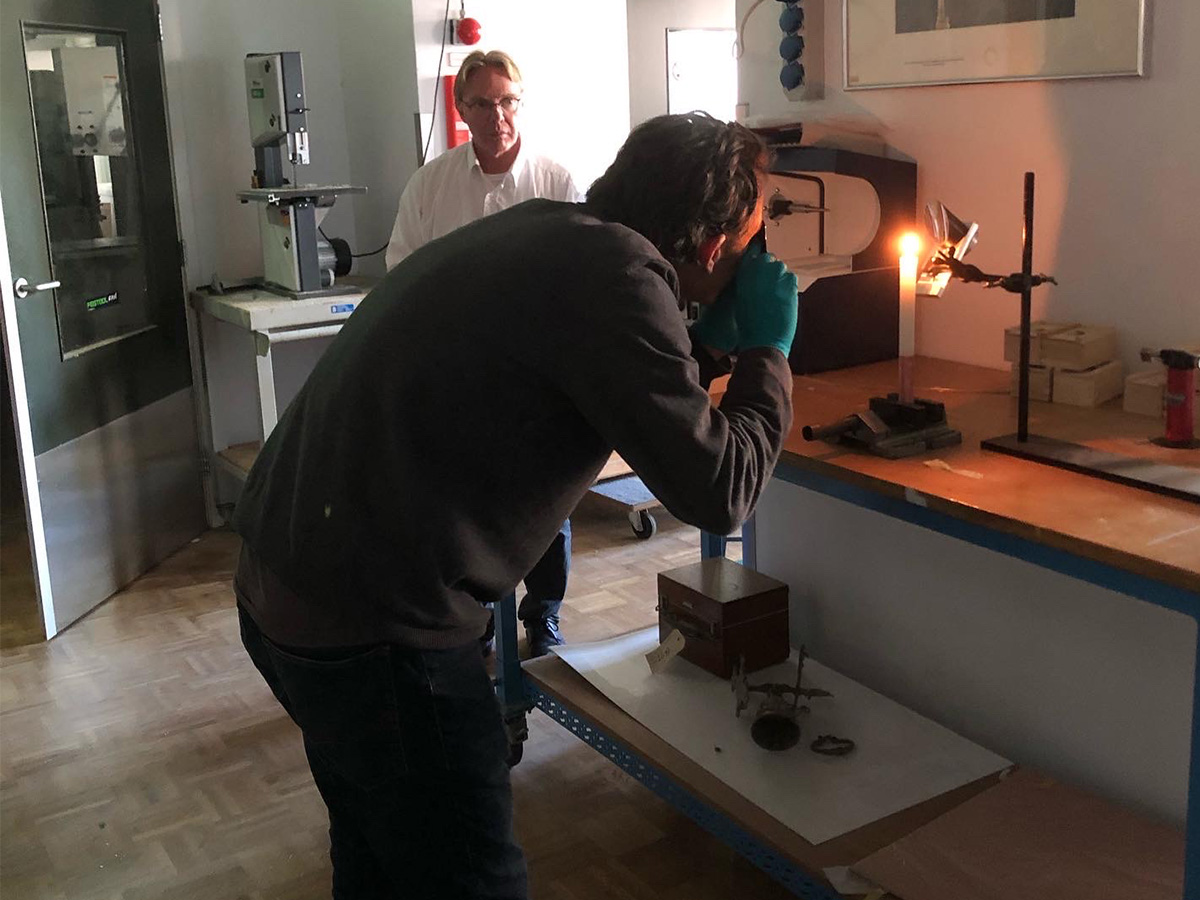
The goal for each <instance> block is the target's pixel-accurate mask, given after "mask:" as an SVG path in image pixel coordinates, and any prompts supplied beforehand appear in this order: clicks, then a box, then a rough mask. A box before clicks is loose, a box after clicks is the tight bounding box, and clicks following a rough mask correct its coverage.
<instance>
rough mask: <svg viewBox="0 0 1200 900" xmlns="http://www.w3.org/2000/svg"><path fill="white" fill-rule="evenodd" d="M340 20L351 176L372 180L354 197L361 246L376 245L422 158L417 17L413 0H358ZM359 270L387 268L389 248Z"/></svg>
mask: <svg viewBox="0 0 1200 900" xmlns="http://www.w3.org/2000/svg"><path fill="white" fill-rule="evenodd" d="M338 20H339V29H338V35H339V37H338V48H339V51H340V52H339V57H340V59H341V87H342V100H343V102H344V107H343V108H344V112H345V116H346V133H347V138H348V141H347V142H348V144H349V153H350V177H351V179H352V180H353V182H354V183H355V184H362V185H366V187H367V194H366V195H365V196H362V197H354V198H353V199H352V201H351V203H352V208H353V211H354V217H355V222H356V225H357V228H356V232H357V234H358V235H360V244H359V247H358V248H356V249H357V250H358V251H359V252H370V251H372V250H376V249H378V248H379V247H382V246H384V245H385V244H386V243H387V241H388V238H389V237H390V236H391V233H392V225H393V224H394V223H395V221H396V207H397V206H398V205H399V202H400V192H401V191H402V190H403V189H404V185H405V184H407V183H408V179H409V178H410V177H411V176H412V173H413V172H415V171H416V170H417V165H418V161H419V159H420V156H419V153H418V150H417V137H416V127H415V125H414V117H415V116H416V113H417V109H418V105H417V104H418V97H417V78H416V71H417V69H416V67H417V63H416V50H415V45H414V38H413V16H412V10H411V6H410V4H409V3H407V2H396V0H354V2H353V3H343V4H340V5H338ZM355 271H357V272H361V273H363V274H368V275H382V274H383V271H384V264H383V254H382V253H381V254H379V255H377V256H375V257H372V258H370V259H360V260H357V261H356V262H355Z"/></svg>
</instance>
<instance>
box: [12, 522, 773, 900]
mask: <svg viewBox="0 0 1200 900" xmlns="http://www.w3.org/2000/svg"><path fill="white" fill-rule="evenodd" d="M658 518H659V534H658V536H657V537H655V538H654V539H653V540H650V541H646V542H642V541H636V540H634V539H633V537H632V534H631V533H630V531H629V528H628V525H627V524H626V522H625V521H624V519H623V517H621V516H620V515H614V514H613V513H611V512H610V511H607V510H599V509H593V508H591V507H590V506H589V505H588V504H587V502H586V501H585V505H584V506H583V507H582V508H581V509H580V511H579V512H578V514H577V515H576V516H575V517H574V518H573V519H572V522H573V524H574V527H575V539H574V543H575V547H574V568H573V572H572V579H571V589H570V593H569V596H568V599H567V603H566V605H565V609H564V613H563V627H564V629H565V631H566V632H567V635H568V637H570V638H575V639H589V638H599V637H603V636H605V635H609V634H614V633H617V632H620V631H625V630H628V629H630V628H633V627H638V626H641V625H647V624H650V623H652V622H653V621H654V620H655V613H654V596H655V590H654V577H655V574H656V573H657V572H658V571H660V570H662V569H666V568H670V567H673V566H676V565H681V564H684V563H686V562H690V561H692V560H694V559H696V558H698V536H697V533H696V531H695V530H694V529H692V528H688V527H686V526H683V525H681V524H680V523H678V522H676V521H674V520H673V519H671V518H670V517H669V516H667V515H666V514H664V513H659V514H658ZM237 546H238V543H237V539H236V537H234V536H233V535H231V534H229V533H227V532H221V531H217V532H210V533H208V534H207V535H205V536H204V537H202V538H200V539H199V540H197V541H195V542H193V543H192V544H191V545H189V546H188V547H186V548H184V549H183V550H182V551H180V552H179V553H177V554H176V555H175V556H173V557H172V558H171V559H169V560H168V561H167V562H165V563H164V564H162V565H161V566H159V567H158V568H157V569H155V570H153V571H152V572H150V573H148V574H147V575H145V576H144V577H142V578H141V579H139V580H138V581H136V582H135V583H134V584H133V585H131V586H130V587H129V588H128V589H127V590H125V591H123V592H121V593H120V594H118V595H117V596H115V597H113V598H112V599H111V600H109V601H108V602H107V603H105V604H104V605H102V606H101V607H100V608H99V609H97V610H96V611H95V612H93V613H92V614H91V615H89V616H87V617H86V618H85V619H83V620H82V621H80V622H78V623H76V624H75V625H73V626H71V627H70V628H69V629H67V630H66V631H65V632H64V633H63V634H61V635H59V636H58V637H56V638H55V639H54V640H53V641H50V642H49V643H43V644H36V645H32V646H25V647H20V648H16V649H11V650H6V651H4V652H3V654H0V898H3V900H102V898H103V900H150V898H170V900H191V898H196V900H201V898H203V900H208V898H221V900H226V898H228V900H268V898H278V900H316V898H326V897H328V896H329V860H328V855H327V852H328V839H327V835H326V827H327V825H326V818H325V812H324V807H323V805H322V803H321V800H320V798H319V797H318V795H317V792H316V789H315V788H314V786H313V784H312V780H311V777H310V776H309V773H308V769H307V767H306V764H305V760H304V753H303V750H302V748H301V745H300V739H299V734H298V732H297V731H296V729H295V727H294V726H293V725H292V724H291V722H290V721H289V720H288V719H287V717H286V716H285V715H284V713H283V712H282V710H280V708H279V707H278V706H277V704H276V703H275V701H274V699H273V698H272V697H271V695H270V693H269V692H268V691H267V688H266V687H265V685H264V684H263V683H262V681H261V679H260V678H259V676H258V673H257V672H256V671H255V670H254V669H253V667H252V665H251V663H250V662H249V660H248V659H247V658H246V656H245V654H244V652H243V651H242V648H241V645H240V642H239V639H238V630H237V619H236V615H235V612H234V608H233V597H232V591H231V589H230V580H231V577H232V568H233V564H234V561H235V557H236V553H237ZM530 730H531V735H530V739H529V742H528V744H527V745H526V749H525V758H524V761H523V762H522V763H521V764H520V765H519V766H518V767H517V768H516V769H515V770H514V793H515V798H516V818H517V828H518V832H519V835H520V838H521V841H522V844H523V846H524V847H525V850H526V854H527V856H528V859H529V868H530V877H531V894H532V897H534V898H536V900H551V898H554V900H592V898H619V900H643V898H645V900H650V898H689V900H707V898H714V900H715V898H739V900H743V898H744V900H760V898H763V900H765V898H782V897H785V896H788V895H787V894H786V893H785V892H784V891H783V890H782V889H781V888H779V887H778V886H776V885H775V884H774V883H773V882H771V881H770V880H769V879H768V878H767V877H766V876H765V875H763V874H762V873H760V872H759V871H758V870H757V869H754V868H753V867H752V866H750V865H749V864H748V863H745V862H743V861H742V860H741V859H740V858H738V857H736V856H735V855H734V854H733V853H732V852H731V851H729V850H727V849H726V848H725V847H724V846H723V845H722V844H720V843H719V842H717V841H716V840H715V839H713V838H711V837H709V836H708V835H707V834H706V833H704V832H703V831H701V830H700V829H699V828H698V827H697V826H695V825H693V824H692V823H691V822H690V821H688V820H687V819H685V818H683V817H682V816H680V815H678V814H677V813H675V812H674V811H673V810H671V809H670V808H669V807H668V806H667V805H666V804H665V803H664V802H662V801H661V800H659V799H658V798H657V797H655V796H654V795H653V794H651V793H650V792H649V791H648V790H646V789H645V788H643V787H642V786H641V785H639V784H638V783H637V782H635V781H634V780H633V779H632V778H630V777H628V776H627V775H625V774H624V773H623V772H621V771H620V770H619V769H618V768H616V767H615V766H613V765H612V764H611V763H609V762H608V761H607V760H605V759H604V758H603V757H601V756H600V755H599V754H598V753H596V752H595V751H594V750H592V749H591V748H590V747H587V746H586V745H584V744H582V743H581V742H580V741H578V740H577V739H576V738H575V737H573V736H572V735H570V734H569V733H568V732H567V731H566V730H564V729H562V728H561V727H560V726H558V725H557V724H556V723H554V722H552V721H551V720H549V719H548V718H546V717H545V716H543V715H541V714H540V713H535V714H534V715H533V716H532V717H531V722H530Z"/></svg>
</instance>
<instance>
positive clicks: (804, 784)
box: [554, 627, 1009, 844]
mask: <svg viewBox="0 0 1200 900" xmlns="http://www.w3.org/2000/svg"><path fill="white" fill-rule="evenodd" d="M657 644H658V629H657V628H656V627H651V628H647V629H645V630H644V631H635V632H631V633H630V634H626V635H621V636H620V637H616V638H612V639H610V640H606V641H597V642H594V643H588V644H568V645H566V646H563V647H555V648H554V652H555V653H557V654H558V656H559V657H561V658H562V659H563V661H564V662H566V663H567V664H568V665H570V666H571V668H573V669H575V671H577V672H578V673H579V674H580V675H582V676H583V677H584V678H586V679H587V680H588V681H589V682H591V683H592V685H594V686H595V687H596V688H597V689H598V690H599V691H600V692H601V693H603V694H604V695H605V696H606V697H608V698H609V699H610V700H612V701H613V702H614V703H616V704H617V706H619V707H620V708H621V709H623V710H624V711H625V712H627V713H629V715H631V716H633V718H635V719H636V720H637V721H638V722H640V723H641V724H642V725H644V726H646V727H647V728H649V729H650V730H651V731H653V732H654V733H655V734H657V735H658V736H659V737H661V738H662V739H663V740H665V741H667V743H669V744H670V745H671V746H672V747H674V748H676V749H677V750H679V751H680V752H682V753H684V754H685V755H686V756H688V757H690V758H691V759H693V760H695V761H696V762H697V763H699V764H700V765H701V766H703V767H704V768H705V769H707V770H708V771H709V772H711V773H712V774H713V775H715V776H716V777H717V778H719V779H721V780H722V781H724V782H725V783H726V784H728V785H729V786H730V787H731V788H733V789H734V790H736V791H737V792H738V793H740V794H741V795H743V796H744V797H746V798H747V799H748V800H750V801H751V802H753V803H754V804H756V805H757V806H759V807H761V808H762V809H763V810H764V811H765V812H767V813H769V814H770V815H772V816H774V817H775V818H776V819H778V820H779V821H780V822H782V823H783V824H784V825H786V826H787V827H789V828H791V829H792V830H793V831H795V832H796V833H798V834H799V835H801V836H802V837H803V838H804V839H805V840H807V841H809V842H810V843H813V844H820V843H822V842H823V841H827V840H829V839H830V838H835V837H837V836H838V835H840V834H845V833H846V832H848V831H852V830H854V829H855V828H859V827H861V826H863V825H867V824H869V823H871V822H874V821H876V820H877V819H881V818H883V817H884V816H887V815H890V814H891V813H894V812H898V811H899V810H902V809H906V808H908V807H909V806H913V805H914V804H917V803H920V802H922V801H924V800H928V799H930V798H931V797H936V796H938V795H939V794H943V793H945V792H946V791H949V790H952V789H954V788H956V787H960V786H961V785H964V784H967V783H969V782H971V781H974V780H976V779H977V778H982V777H983V776H985V775H988V774H990V773H992V772H996V771H999V770H1000V769H1003V768H1005V767H1006V766H1008V765H1009V762H1008V760H1006V759H1004V758H1003V757H1000V756H998V755H996V754H995V753H992V752H991V751H990V750H985V749H984V748H983V747H980V746H978V745H976V744H972V743H971V742H970V741H968V740H966V739H965V738H962V737H959V736H958V735H956V734H954V733H953V732H952V731H949V730H948V729H946V728H943V727H942V726H941V725H938V724H937V723H936V722H932V721H930V720H929V719H926V718H924V717H922V716H919V715H917V714H916V713H914V712H912V711H911V710H909V709H906V708H905V707H903V706H900V705H899V704H897V703H894V702H892V701H891V700H888V699H887V698H886V697H884V696H882V695H881V694H877V693H875V692H874V691H871V690H868V689H867V688H865V687H863V686H862V685H860V684H857V683H856V682H853V681H851V680H850V679H849V678H846V677H844V676H842V675H839V674H838V673H837V672H835V671H833V670H832V669H829V668H828V667H826V666H823V665H821V664H820V663H818V662H816V661H815V660H812V659H809V660H807V661H806V662H805V664H804V686H805V687H819V688H824V689H825V690H827V691H830V692H831V693H832V694H833V697H832V698H813V699H811V700H809V701H808V706H809V707H810V708H811V710H812V712H811V713H810V714H809V715H808V717H807V718H805V719H803V720H802V722H801V728H802V733H801V737H800V743H799V744H797V745H796V746H795V747H793V748H792V749H791V750H785V751H782V752H771V751H768V750H763V749H761V748H760V747H759V746H758V745H757V744H755V743H754V741H753V740H752V739H751V737H750V724H751V722H752V716H753V713H754V711H755V709H756V708H757V698H759V697H761V696H762V695H760V694H752V695H751V698H752V699H751V706H750V708H749V709H748V710H747V711H746V712H743V713H742V716H741V718H740V719H739V718H735V716H734V696H733V692H732V690H731V688H730V684H729V682H728V681H725V680H723V679H720V678H717V677H716V676H715V675H712V674H710V673H708V672H706V671H704V670H703V669H701V668H699V667H697V666H695V665H692V664H691V663H689V662H687V661H686V660H685V659H682V658H681V657H676V658H675V659H672V660H670V661H669V662H668V663H666V665H664V666H663V668H662V669H661V670H660V671H659V672H658V673H657V674H653V675H652V674H651V673H650V668H649V666H648V665H647V663H646V653H648V652H649V651H650V650H652V649H654V647H655V646H656V645H657ZM795 677H796V662H795V654H794V653H793V656H792V659H791V661H790V662H788V663H781V664H780V665H778V666H773V667H771V668H768V669H763V670H761V671H758V672H755V673H753V674H752V675H751V676H750V681H751V683H760V682H763V681H777V682H783V683H785V684H791V683H794V681H795ZM819 734H835V735H837V736H838V737H846V738H851V739H852V740H854V741H855V742H856V743H857V748H856V749H855V750H854V752H853V753H851V754H850V755H849V756H844V757H830V756H820V755H818V754H816V753H813V752H812V751H811V750H810V749H809V744H810V743H811V742H812V740H813V739H814V738H815V737H816V736H817V735H819ZM717 748H720V749H719V750H718V749H717Z"/></svg>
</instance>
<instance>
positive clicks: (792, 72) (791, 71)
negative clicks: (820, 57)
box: [779, 60, 804, 91]
mask: <svg viewBox="0 0 1200 900" xmlns="http://www.w3.org/2000/svg"><path fill="white" fill-rule="evenodd" d="M779 83H780V84H782V85H783V89H784V90H785V91H792V90H795V89H796V88H798V87H800V86H801V85H802V84H804V66H803V64H801V63H799V62H797V61H795V60H793V61H792V62H789V63H788V64H787V65H785V66H784V67H783V68H782V69H780V70H779Z"/></svg>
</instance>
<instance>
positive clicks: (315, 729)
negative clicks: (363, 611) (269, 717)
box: [264, 641, 407, 790]
mask: <svg viewBox="0 0 1200 900" xmlns="http://www.w3.org/2000/svg"><path fill="white" fill-rule="evenodd" d="M264 643H265V644H266V647H267V652H268V653H269V654H270V656H271V660H272V662H273V663H274V669H275V672H276V674H277V675H278V677H279V681H280V683H281V685H282V688H283V691H284V692H285V693H286V695H287V699H288V702H289V703H290V705H291V712H292V717H293V718H294V719H295V720H296V724H297V725H299V726H300V730H301V731H302V732H303V733H304V737H305V740H306V742H307V744H308V748H309V750H310V752H313V753H316V754H317V755H318V756H320V758H321V761H322V762H324V763H325V764H326V765H327V766H328V767H329V768H331V769H333V770H334V771H335V772H337V773H338V774H339V775H341V776H342V777H343V778H345V779H346V780H347V781H349V782H350V783H352V784H353V785H355V786H356V787H359V788H362V789H367V790H369V789H371V788H375V787H378V786H380V785H383V784H387V783H389V782H392V781H395V780H396V779H399V778H403V777H404V776H405V775H406V774H407V767H406V764H405V757H404V740H403V735H402V732H401V729H400V717H399V712H398V704H397V700H396V688H395V683H394V679H393V677H392V664H391V658H390V648H388V647H386V646H379V647H374V648H372V649H369V650H363V651H355V652H352V653H351V654H349V655H347V656H345V657H340V658H332V659H330V658H319V659H318V658H313V657H308V656H304V655H301V654H302V653H303V651H295V650H285V649H283V648H282V647H279V646H276V645H275V644H272V643H271V642H270V641H264Z"/></svg>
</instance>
